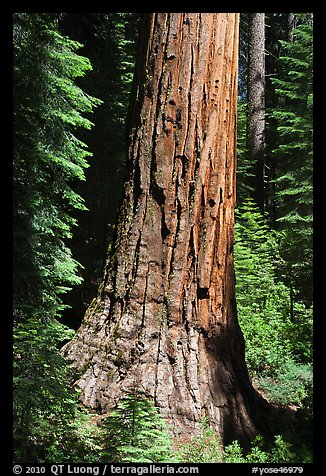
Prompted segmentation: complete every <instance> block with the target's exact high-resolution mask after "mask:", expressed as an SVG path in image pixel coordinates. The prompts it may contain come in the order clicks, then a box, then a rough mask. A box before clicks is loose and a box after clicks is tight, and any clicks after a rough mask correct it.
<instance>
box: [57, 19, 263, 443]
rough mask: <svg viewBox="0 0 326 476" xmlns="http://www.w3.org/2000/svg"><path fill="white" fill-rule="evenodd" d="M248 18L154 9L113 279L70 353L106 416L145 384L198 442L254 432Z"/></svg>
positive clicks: (179, 430)
mask: <svg viewBox="0 0 326 476" xmlns="http://www.w3.org/2000/svg"><path fill="white" fill-rule="evenodd" d="M238 21H239V18H238V14H236V13H153V14H149V15H145V17H144V24H143V30H142V36H141V41H140V51H139V55H138V64H137V67H136V72H135V79H134V85H133V100H132V106H131V110H130V136H129V147H128V174H127V180H126V182H125V187H124V195H123V202H122V206H121V210H120V214H119V221H118V224H117V234H116V240H115V243H114V245H113V246H112V248H111V251H110V253H109V255H110V256H109V259H108V263H107V266H106V269H105V273H104V279H103V282H102V285H101V286H100V288H99V291H98V295H97V297H96V298H95V299H94V300H93V302H92V303H91V305H90V306H89V308H88V310H87V312H86V315H85V317H84V320H83V322H82V325H81V327H80V329H79V330H78V332H77V334H76V336H75V338H74V339H73V340H72V341H71V342H69V343H68V344H67V345H66V346H65V348H64V353H65V355H66V357H67V358H68V359H70V360H72V361H73V365H74V366H75V367H76V368H77V369H78V371H79V375H80V377H79V380H78V382H77V384H78V386H79V387H80V388H81V390H82V393H81V398H82V401H83V403H84V404H85V405H86V406H88V407H89V408H90V409H92V410H93V411H95V412H97V413H100V414H106V413H108V412H109V411H110V408H112V406H113V405H114V404H116V403H117V401H118V400H119V399H120V398H121V397H122V396H123V395H124V392H125V391H126V390H128V389H131V388H135V386H136V387H137V388H139V389H141V390H143V391H145V392H146V393H147V394H148V396H149V397H150V398H152V399H153V401H154V402H155V404H156V405H157V406H158V408H159V409H160V412H161V414H162V416H163V417H164V418H165V419H166V420H167V422H168V424H169V426H170V429H171V431H172V433H173V434H174V435H175V436H178V437H180V438H187V436H189V435H190V434H193V433H194V431H195V432H196V430H198V429H199V427H200V422H201V421H202V419H203V418H204V417H207V418H208V421H209V423H210V426H211V427H213V428H214V429H215V430H216V431H217V433H218V434H219V435H220V437H221V440H222V441H225V440H227V439H229V438H238V439H239V440H240V441H241V440H244V439H248V438H250V437H252V436H253V435H254V434H255V433H256V432H257V429H256V425H255V421H254V411H255V405H256V403H255V397H254V395H255V392H254V390H253V388H252V386H251V384H250V381H249V377H248V373H247V368H246V364H245V358H244V340H243V337H242V333H241V331H240V328H239V325H238V321H237V314H236V303H235V281H234V268H233V228H234V214H233V209H234V204H235V154H236V104H237V52H238Z"/></svg>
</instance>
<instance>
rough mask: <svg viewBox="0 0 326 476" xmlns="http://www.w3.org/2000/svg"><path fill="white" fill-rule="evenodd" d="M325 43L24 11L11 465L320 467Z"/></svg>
mask: <svg viewBox="0 0 326 476" xmlns="http://www.w3.org/2000/svg"><path fill="white" fill-rule="evenodd" d="M312 49H313V15H312V14H311V13H241V14H235V13H219V14H218V13H216V14H215V13H214V14H213V13H165V14H164V13H153V14H141V13H14V15H13V86H14V87H13V94H14V115H13V131H14V138H13V143H14V158H13V198H14V211H13V224H14V230H13V231H14V233H13V249H14V257H13V258H14V259H13V272H14V273H13V274H14V277H13V288H14V293H13V294H14V296H13V297H14V302H13V321H14V326H13V357H14V359H13V362H14V366H13V397H14V401H13V429H14V435H13V442H14V451H13V453H14V454H13V458H14V462H15V463H96V462H103V463H107V462H113V463H135V464H142V463H169V462H170V463H284V464H294V463H295V464H304V463H312V462H313V428H312V425H313V323H312V321H313V311H312V309H313V289H312V257H313V246H312V225H313V210H312V207H313V197H312V195H313V184H312V169H313V167H312V160H313V157H312V155H313V140H312V134H313V126H312V107H313V79H312V78H313V61H312V58H313V54H312Z"/></svg>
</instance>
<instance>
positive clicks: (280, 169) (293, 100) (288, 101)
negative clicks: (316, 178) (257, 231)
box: [270, 15, 313, 304]
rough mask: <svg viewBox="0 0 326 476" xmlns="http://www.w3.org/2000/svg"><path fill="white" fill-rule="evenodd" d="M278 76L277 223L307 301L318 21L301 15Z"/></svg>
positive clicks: (290, 278)
mask: <svg viewBox="0 0 326 476" xmlns="http://www.w3.org/2000/svg"><path fill="white" fill-rule="evenodd" d="M280 43H281V46H282V53H281V55H280V58H279V62H278V75H277V77H276V78H274V79H272V82H273V84H274V87H275V93H276V95H277V97H278V102H277V107H274V108H273V110H271V111H270V116H271V117H272V118H273V119H274V120H276V122H277V137H276V146H275V147H274V149H273V154H274V157H275V163H276V179H275V186H276V205H277V222H278V224H279V227H280V229H282V230H284V232H285V235H284V240H283V244H282V250H283V257H284V259H285V261H286V267H285V269H284V270H283V274H284V275H285V279H286V281H287V282H288V283H289V284H290V285H291V287H292V288H293V289H294V290H298V291H299V292H300V294H299V296H298V298H300V299H301V300H304V301H305V302H306V303H308V304H309V303H311V299H312V286H311V283H312V154H313V150H312V142H313V138H312V105H313V90H312V67H313V64H312V60H313V56H312V19H311V16H310V17H309V16H308V17H307V15H304V17H303V18H302V17H300V16H298V18H297V26H296V27H295V28H294V30H293V33H292V41H281V42H280Z"/></svg>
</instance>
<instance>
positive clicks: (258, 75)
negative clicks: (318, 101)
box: [247, 13, 266, 211]
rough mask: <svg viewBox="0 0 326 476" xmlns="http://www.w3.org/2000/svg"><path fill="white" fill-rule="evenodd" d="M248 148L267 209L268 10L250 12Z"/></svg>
mask: <svg viewBox="0 0 326 476" xmlns="http://www.w3.org/2000/svg"><path fill="white" fill-rule="evenodd" d="M248 58H249V61H248V86H247V87H248V126H247V150H248V154H249V157H250V158H251V159H252V161H253V163H254V164H255V165H254V167H255V174H254V175H255V182H254V188H255V190H256V194H255V198H256V201H257V204H258V205H259V207H260V209H261V210H262V211H264V210H265V200H266V197H265V175H266V168H265V13H249V55H248Z"/></svg>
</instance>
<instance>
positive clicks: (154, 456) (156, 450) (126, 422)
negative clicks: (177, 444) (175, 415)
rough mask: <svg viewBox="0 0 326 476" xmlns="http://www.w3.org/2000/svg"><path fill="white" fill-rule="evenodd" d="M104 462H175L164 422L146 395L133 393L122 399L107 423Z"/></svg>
mask: <svg viewBox="0 0 326 476" xmlns="http://www.w3.org/2000/svg"><path fill="white" fill-rule="evenodd" d="M104 428H105V441H104V447H105V451H104V452H103V457H104V458H105V461H113V462H122V463H124V462H125V463H154V462H156V463H164V462H172V461H173V456H172V450H171V441H170V438H169V436H168V434H167V432H166V430H165V423H164V420H163V419H162V418H161V416H160V415H159V413H158V411H157V409H156V408H155V407H154V405H153V404H152V402H151V401H150V400H149V399H148V398H147V397H146V395H145V394H144V393H143V392H141V391H139V390H136V389H135V390H134V391H132V392H129V393H128V394H127V395H126V396H125V397H123V398H122V399H121V400H120V401H119V402H118V404H117V406H116V407H115V409H114V411H113V412H112V413H111V414H110V415H109V416H108V417H107V418H106V420H105V422H104Z"/></svg>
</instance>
